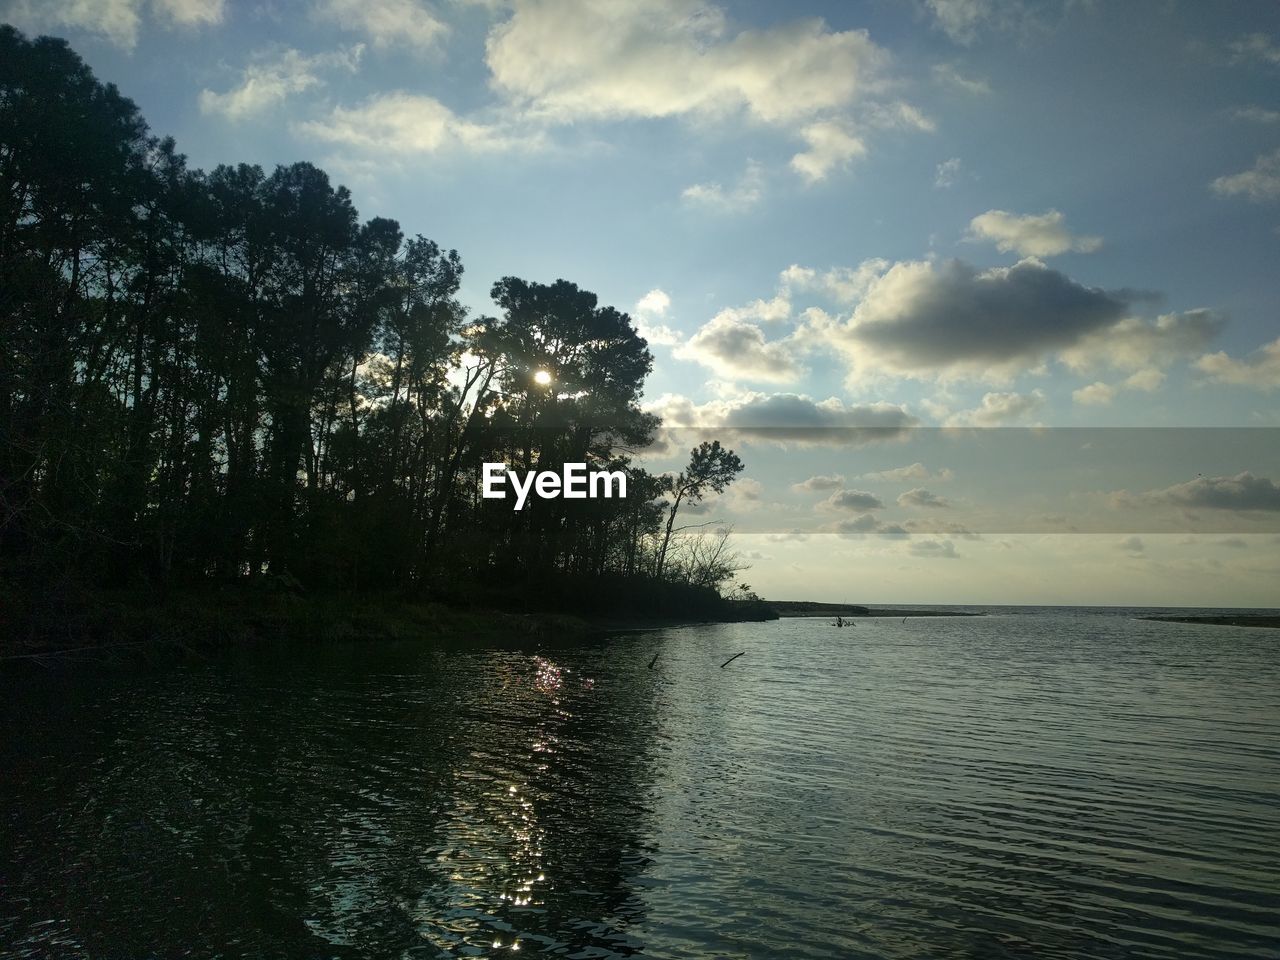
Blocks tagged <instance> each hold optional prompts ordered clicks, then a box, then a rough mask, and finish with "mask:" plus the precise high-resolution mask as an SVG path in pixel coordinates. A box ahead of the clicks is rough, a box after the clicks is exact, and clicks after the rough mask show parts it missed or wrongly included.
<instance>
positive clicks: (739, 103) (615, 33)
mask: <svg viewBox="0 0 1280 960" xmlns="http://www.w3.org/2000/svg"><path fill="white" fill-rule="evenodd" d="M512 6H513V14H512V16H511V18H510V19H509V20H507V21H505V22H503V23H500V24H498V25H497V26H495V27H494V28H493V30H492V31H491V32H490V34H489V37H488V40H487V41H486V45H485V49H486V61H487V63H488V65H489V69H490V70H491V72H492V81H491V82H492V84H493V86H494V88H495V89H497V90H498V91H500V92H502V93H503V94H505V95H506V96H508V97H510V98H511V99H512V100H513V101H514V102H516V103H518V104H521V105H523V106H524V107H525V108H526V109H527V110H529V111H530V112H532V113H534V114H537V115H539V116H543V117H546V118H548V119H549V120H552V121H556V122H571V121H574V120H580V119H585V118H600V119H603V118H613V119H624V118H658V117H679V116H704V117H707V116H711V117H714V116H726V115H731V114H734V113H746V114H747V115H748V116H750V117H753V118H754V119H756V120H759V121H763V122H765V123H773V124H779V123H792V122H796V121H801V120H803V119H805V118H808V117H813V116H815V115H817V114H821V113H826V112H829V111H833V110H839V109H842V108H845V107H848V106H849V105H851V104H852V103H853V102H854V101H855V100H857V99H858V98H859V97H861V96H863V94H864V93H867V92H869V88H871V87H872V86H873V85H874V82H875V77H876V75H877V74H878V73H879V72H880V71H881V68H882V67H883V65H884V64H885V62H886V60H887V55H886V54H885V53H884V52H883V51H882V50H881V49H880V48H879V47H877V46H876V44H874V43H873V42H872V41H871V39H870V37H869V36H868V35H867V33H866V31H864V30H847V31H833V30H831V29H829V28H828V27H827V25H826V24H825V23H824V22H823V21H822V20H820V19H805V20H793V21H789V22H785V23H780V24H776V25H772V26H769V27H766V28H763V29H747V30H738V31H735V30H734V29H732V28H731V27H730V25H729V21H728V17H727V15H726V13H725V11H724V9H723V8H721V7H719V6H716V5H714V4H711V3H706V2H700V0H653V2H650V3H645V4H635V3H631V2H628V0H595V2H576V3H563V2H557V0H515V2H514V3H513V5H512Z"/></svg>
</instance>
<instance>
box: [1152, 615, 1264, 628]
mask: <svg viewBox="0 0 1280 960" xmlns="http://www.w3.org/2000/svg"><path fill="white" fill-rule="evenodd" d="M1138 619H1139V620H1156V621H1159V622H1161V623H1207V624H1211V625H1213V626H1218V627H1270V628H1272V629H1277V628H1280V616H1248V615H1245V616H1239V617H1233V616H1216V617H1177V616H1156V617H1139V618H1138Z"/></svg>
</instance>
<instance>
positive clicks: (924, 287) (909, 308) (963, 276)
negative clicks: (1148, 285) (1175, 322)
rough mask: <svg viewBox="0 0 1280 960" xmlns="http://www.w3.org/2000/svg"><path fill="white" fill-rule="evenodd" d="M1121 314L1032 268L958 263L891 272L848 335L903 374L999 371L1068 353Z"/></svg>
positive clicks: (1097, 294)
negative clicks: (962, 368)
mask: <svg viewBox="0 0 1280 960" xmlns="http://www.w3.org/2000/svg"><path fill="white" fill-rule="evenodd" d="M895 273H897V276H895ZM1128 309H1129V301H1128V300H1127V299H1125V298H1124V297H1123V296H1120V295H1117V294H1112V293H1107V292H1106V291H1104V290H1098V289H1095V288H1092V287H1086V286H1084V285H1082V284H1079V283H1077V282H1076V281H1074V280H1072V279H1071V278H1070V277H1068V276H1066V275H1065V274H1063V273H1060V272H1058V271H1057V270H1052V269H1050V268H1049V267H1046V266H1045V265H1044V264H1042V263H1039V262H1038V261H1035V260H1024V261H1022V262H1021V263H1018V264H1016V265H1014V266H1012V267H1003V268H997V269H994V270H987V271H979V270H978V269H977V268H976V267H974V266H971V265H970V264H967V263H964V262H962V261H960V260H951V261H949V262H947V263H945V264H943V265H942V266H941V267H938V268H936V269H935V267H934V266H933V264H930V263H914V264H898V265H896V266H895V267H893V268H892V269H891V270H890V271H889V272H888V273H886V274H885V275H884V277H882V278H881V279H880V281H879V282H878V283H877V284H876V285H875V286H874V287H873V288H872V290H871V291H870V292H869V293H868V295H867V297H866V298H865V299H864V300H863V302H862V303H861V304H860V305H859V306H858V309H857V310H856V311H855V313H854V318H853V325H852V327H850V328H848V331H849V336H850V337H852V338H853V339H854V340H855V341H857V342H858V343H860V344H862V345H863V346H865V347H866V348H868V349H870V350H871V351H872V352H873V353H875V354H876V355H877V356H879V357H881V358H883V359H884V360H886V361H888V362H890V363H891V364H892V365H893V366H895V367H897V368H899V369H902V370H914V369H919V368H938V367H942V368H945V367H949V366H954V365H957V364H961V365H963V364H965V363H969V364H975V363H976V364H985V365H988V366H999V365H1001V364H1006V363H1009V362H1011V361H1017V360H1025V359H1028V358H1034V357H1037V356H1039V355H1041V354H1043V353H1044V352H1046V351H1049V350H1057V349H1064V348H1067V347H1070V346H1072V345H1074V344H1076V343H1077V342H1079V340H1080V339H1081V338H1082V337H1085V336H1087V335H1088V334H1090V333H1092V332H1094V331H1096V330H1100V329H1102V328H1104V327H1107V326H1110V325H1111V324H1114V323H1117V322H1119V321H1120V320H1122V319H1123V318H1124V317H1125V315H1126V314H1127V312H1128Z"/></svg>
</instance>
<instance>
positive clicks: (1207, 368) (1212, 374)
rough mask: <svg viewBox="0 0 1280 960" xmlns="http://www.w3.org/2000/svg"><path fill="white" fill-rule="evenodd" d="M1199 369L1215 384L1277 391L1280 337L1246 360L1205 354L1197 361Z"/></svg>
mask: <svg viewBox="0 0 1280 960" xmlns="http://www.w3.org/2000/svg"><path fill="white" fill-rule="evenodd" d="M1195 367H1196V369H1197V370H1199V371H1200V372H1201V373H1203V374H1205V375H1206V376H1207V377H1208V378H1209V379H1210V380H1212V381H1213V382H1215V383H1229V384H1232V385H1234V386H1239V387H1253V388H1255V389H1257V390H1267V391H1270V390H1275V389H1277V388H1280V338H1276V339H1275V340H1272V341H1271V342H1270V343H1268V344H1266V345H1265V346H1263V347H1262V348H1261V349H1259V350H1256V351H1254V352H1253V353H1252V354H1250V355H1249V356H1247V357H1245V358H1244V359H1243V360H1236V359H1234V358H1233V357H1230V356H1228V355H1227V354H1226V353H1224V352H1222V351H1219V352H1217V353H1209V354H1205V355H1204V356H1203V357H1201V358H1200V359H1199V360H1197V361H1196V363H1195Z"/></svg>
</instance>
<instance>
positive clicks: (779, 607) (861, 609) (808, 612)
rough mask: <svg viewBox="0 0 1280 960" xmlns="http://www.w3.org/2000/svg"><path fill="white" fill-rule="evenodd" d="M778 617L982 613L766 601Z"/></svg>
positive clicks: (973, 614)
mask: <svg viewBox="0 0 1280 960" xmlns="http://www.w3.org/2000/svg"><path fill="white" fill-rule="evenodd" d="M765 603H766V604H767V605H768V606H769V607H771V608H772V609H774V610H776V611H777V613H778V616H780V617H846V618H854V619H862V618H869V617H899V618H901V617H981V616H985V614H982V613H973V612H967V611H958V610H957V611H948V610H917V609H911V610H898V609H894V608H890V607H866V606H862V605H861V604H856V603H816V602H812V601H808V600H766V601H765Z"/></svg>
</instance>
